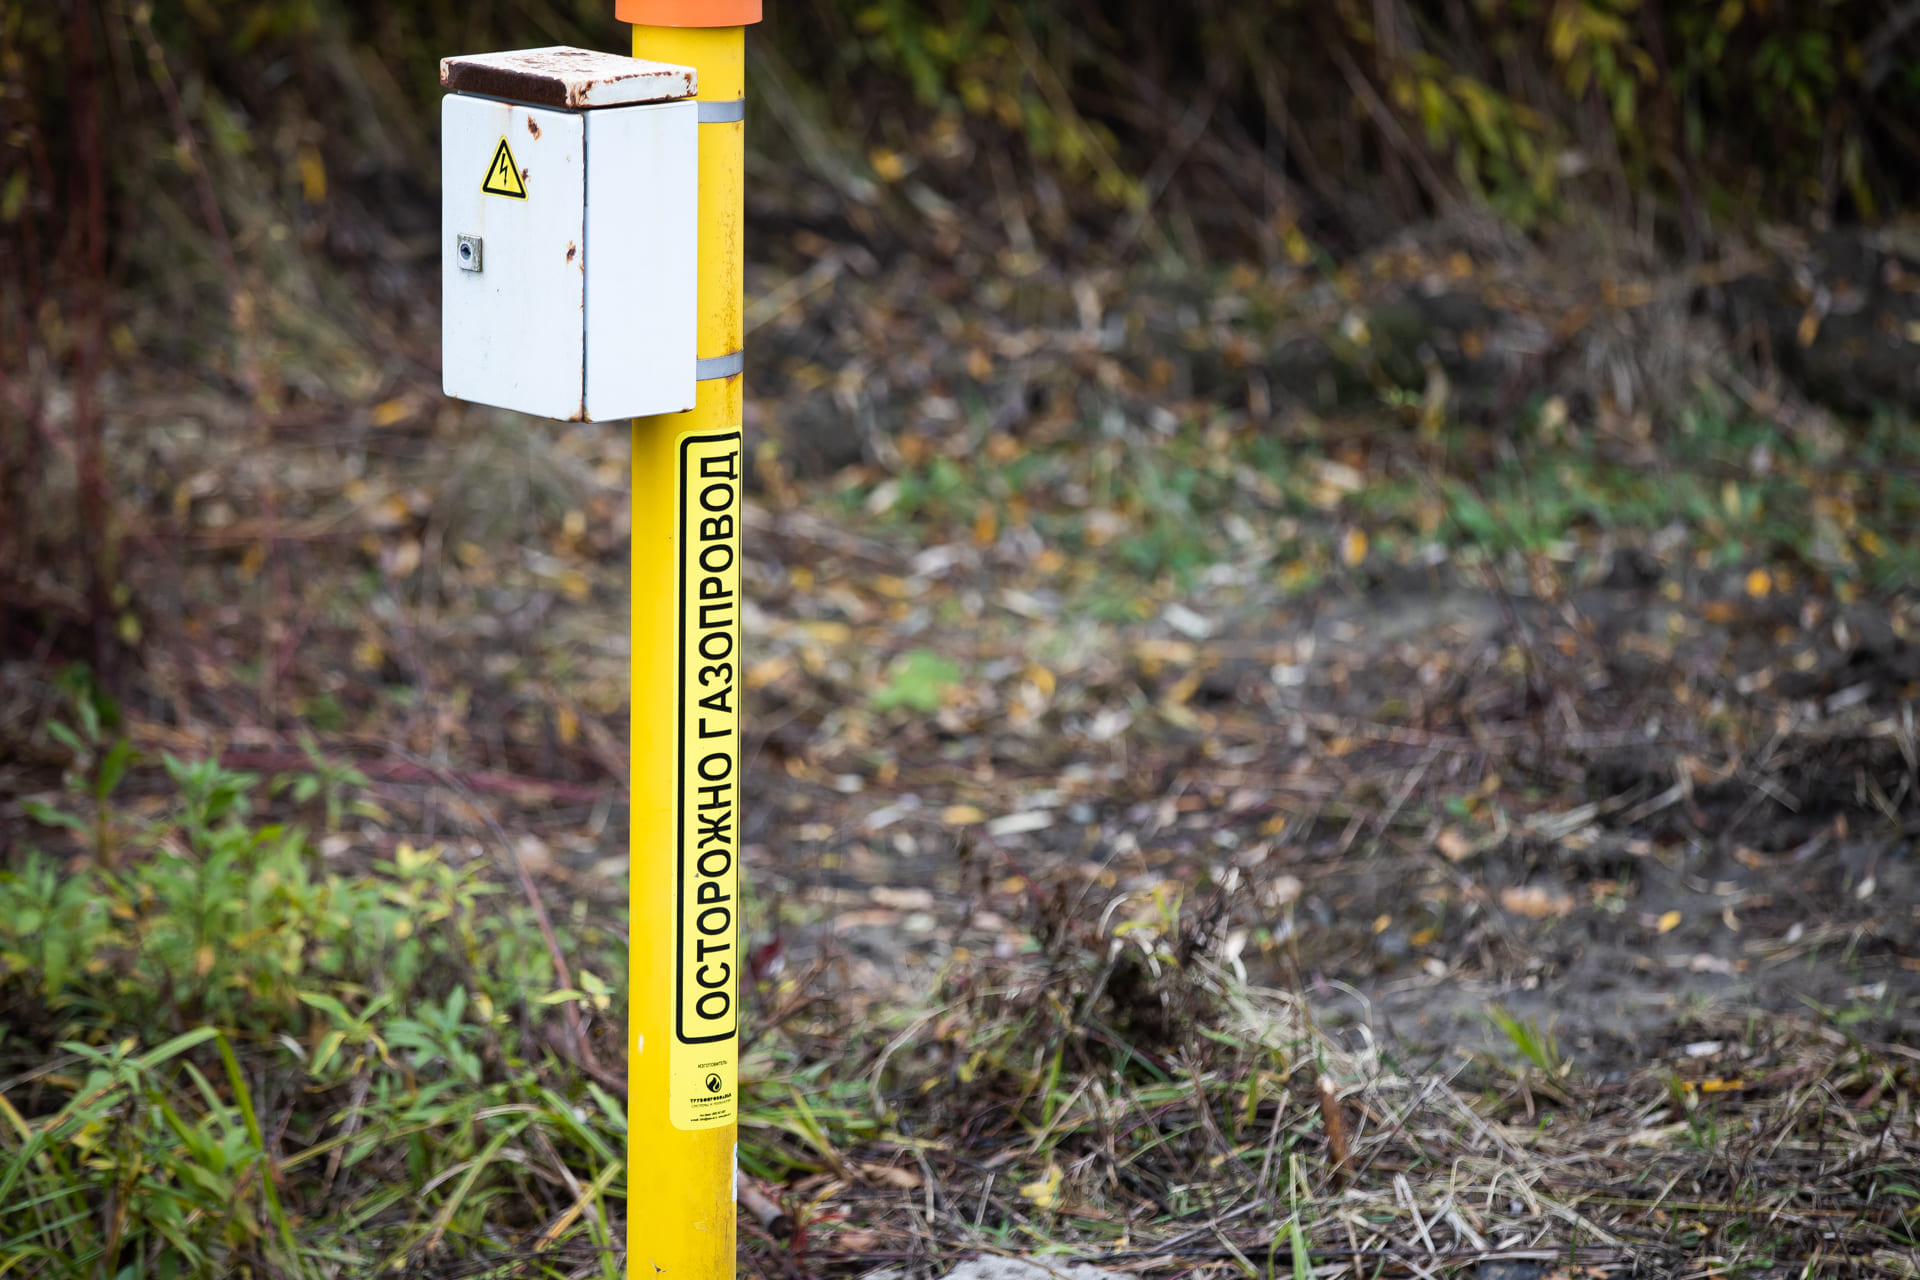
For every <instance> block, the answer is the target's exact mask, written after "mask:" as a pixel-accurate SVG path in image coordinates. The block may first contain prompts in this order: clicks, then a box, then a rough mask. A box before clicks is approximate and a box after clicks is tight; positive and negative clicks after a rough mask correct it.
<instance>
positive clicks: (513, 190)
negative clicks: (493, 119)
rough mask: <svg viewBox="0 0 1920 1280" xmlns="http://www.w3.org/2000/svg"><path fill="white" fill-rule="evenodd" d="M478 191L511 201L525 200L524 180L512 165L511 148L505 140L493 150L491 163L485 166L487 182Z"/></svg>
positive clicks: (514, 165)
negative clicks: (504, 197)
mask: <svg viewBox="0 0 1920 1280" xmlns="http://www.w3.org/2000/svg"><path fill="white" fill-rule="evenodd" d="M480 189H481V190H482V191H484V192H486V193H487V194H488V195H490V196H506V197H508V198H509V199H513V200H525V199H526V198H527V184H526V180H525V179H523V178H522V177H521V176H520V166H519V165H518V164H515V163H514V159H513V148H512V147H509V146H508V145H507V140H506V139H505V138H502V139H500V145H499V146H497V147H495V148H494V149H493V163H492V164H490V165H488V166H487V180H486V181H485V182H482V183H481V184H480Z"/></svg>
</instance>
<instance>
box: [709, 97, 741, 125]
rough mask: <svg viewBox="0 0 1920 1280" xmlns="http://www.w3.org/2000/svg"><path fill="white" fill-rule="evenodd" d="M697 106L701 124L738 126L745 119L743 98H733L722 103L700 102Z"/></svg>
mask: <svg viewBox="0 0 1920 1280" xmlns="http://www.w3.org/2000/svg"><path fill="white" fill-rule="evenodd" d="M699 106H700V123H701V124H738V123H740V121H742V120H745V119H746V118H747V100H746V99H745V98H734V99H732V100H730V101H724V102H706V101H702V102H700V104H699Z"/></svg>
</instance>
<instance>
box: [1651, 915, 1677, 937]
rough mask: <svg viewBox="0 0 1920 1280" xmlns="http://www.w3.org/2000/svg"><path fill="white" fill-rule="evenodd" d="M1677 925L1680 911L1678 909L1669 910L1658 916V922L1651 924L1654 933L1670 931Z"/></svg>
mask: <svg viewBox="0 0 1920 1280" xmlns="http://www.w3.org/2000/svg"><path fill="white" fill-rule="evenodd" d="M1679 927H1680V913H1679V912H1678V911H1669V912H1667V913H1666V914H1665V915H1662V916H1661V917H1660V920H1659V922H1658V923H1657V924H1655V925H1654V926H1653V931H1654V932H1655V933H1672V932H1673V931H1674V930H1675V929H1678V928H1679Z"/></svg>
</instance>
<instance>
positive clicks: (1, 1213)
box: [0, 683, 626, 1277]
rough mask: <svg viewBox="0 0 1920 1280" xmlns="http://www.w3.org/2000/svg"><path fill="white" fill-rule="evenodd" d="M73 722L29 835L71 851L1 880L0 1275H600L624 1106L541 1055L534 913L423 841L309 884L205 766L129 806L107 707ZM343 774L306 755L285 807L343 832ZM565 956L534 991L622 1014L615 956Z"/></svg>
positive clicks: (569, 932)
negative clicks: (468, 1263)
mask: <svg viewBox="0 0 1920 1280" xmlns="http://www.w3.org/2000/svg"><path fill="white" fill-rule="evenodd" d="M75 705H76V708H78V712H77V714H76V715H75V716H74V717H73V720H74V725H73V726H69V727H66V728H65V731H64V733H63V734H61V735H57V736H62V737H68V738H71V739H73V740H74V741H75V742H77V743H79V744H80V746H81V747H82V748H83V750H82V751H80V752H77V753H76V756H75V758H76V762H77V765H78V767H79V769H80V773H79V775H77V776H75V777H72V778H70V779H69V789H68V791H67V793H66V795H65V797H64V799H63V801H62V802H60V803H57V804H56V803H53V802H43V803H42V804H41V805H40V806H38V807H37V810H36V814H35V816H36V817H37V818H38V819H39V820H40V822H41V823H42V824H43V826H45V827H46V828H48V834H49V835H50V836H51V835H52V834H53V832H55V831H59V832H62V833H63V834H64V835H65V836H67V837H70V838H71V839H72V840H74V841H76V842H77V846H75V845H70V846H69V847H68V848H67V851H66V856H56V855H55V854H54V853H53V852H51V851H49V850H41V849H34V850H30V851H29V852H28V853H27V854H26V856H25V857H24V858H23V859H21V860H20V861H19V862H18V863H17V864H15V865H14V867H13V868H12V869H10V870H8V871H5V872H0V1010H4V1011H5V1017H4V1019H0V1026H3V1027H4V1031H0V1274H20V1275H36V1276H83V1275H84V1276H102V1275H104V1276H163V1277H175V1276H216V1275H235V1274H256V1275H276V1276H280V1275H285V1276H299V1275H321V1274H329V1275H337V1274H342V1273H346V1274H372V1273H374V1272H375V1271H376V1270H379V1269H381V1268H384V1267H387V1266H390V1265H392V1264H394V1263H396V1262H401V1261H404V1260H405V1259H407V1258H409V1257H411V1256H414V1255H416V1254H420V1253H422V1252H425V1251H440V1252H442V1253H443V1255H446V1256H466V1255H467V1254H468V1253H473V1254H476V1255H485V1254H487V1253H490V1252H499V1251H500V1249H501V1248H502V1242H503V1241H504V1240H506V1239H507V1238H509V1237H512V1238H513V1239H514V1240H515V1241H516V1249H517V1251H519V1252H528V1251H532V1252H534V1253H536V1254H539V1255H541V1256H544V1257H546V1258H547V1259H549V1262H550V1266H548V1265H546V1264H541V1265H540V1266H537V1267H536V1269H535V1270H533V1271H531V1272H528V1273H527V1274H562V1273H576V1272H575V1271H574V1269H575V1268H577V1267H579V1266H581V1265H583V1264H586V1263H592V1262H593V1260H594V1259H595V1258H600V1259H603V1260H604V1264H603V1265H598V1267H597V1270H596V1271H595V1272H593V1273H594V1274H606V1275H611V1274H616V1273H617V1272H616V1269H615V1268H614V1266H613V1263H612V1257H613V1255H612V1254H611V1253H610V1252H607V1250H608V1249H609V1248H610V1247H611V1246H612V1245H614V1244H615V1243H616V1242H615V1241H614V1239H613V1238H612V1237H611V1236H610V1234H609V1232H610V1230H612V1229H614V1227H616V1226H617V1223H618V1222H619V1220H620V1218H621V1217H622V1216H623V1215H622V1213H621V1203H620V1202H621V1201H622V1200H623V1198H624V1195H625V1186H624V1176H625V1152H624V1146H625V1136H624V1134H625V1124H626V1121H625V1104H624V1101H623V1100H621V1099H617V1098H615V1097H613V1096H611V1095H610V1094H609V1093H608V1092H607V1091H606V1090H603V1089H602V1088H600V1087H599V1086H598V1085H596V1084H594V1083H592V1082H591V1081H589V1080H585V1079H583V1077H582V1076H581V1073H580V1072H579V1071H578V1070H576V1069H574V1068H573V1067H572V1066H571V1065H570V1064H567V1063H563V1062H560V1061H557V1060H556V1058H555V1057H554V1055H553V1052H552V1050H551V1049H549V1048H548V1047H546V1046H547V1043H548V1041H547V1039H546V1038H545V1037H546V1032H545V1031H544V1028H545V1027H546V1026H547V1025H548V1024H549V1023H551V1022H552V1021H553V1019H554V1014H555V1012H556V1003H555V1001H556V997H555V987H556V985H557V984H556V983H555V981H554V975H553V971H552V965H551V962H550V959H549V956H548V954H547V952H546V949H545V947H544V945H543V944H542V942H541V940H540V935H539V932H538V930H537V929H536V927H535V925H534V923H533V921H532V919H531V913H530V910H529V908H528V907H527V906H526V905H525V904H524V903H518V902H513V901H511V900H509V899H506V898H505V897H504V896H503V895H502V894H501V893H500V892H499V888H498V886H497V885H496V884H494V883H493V882H492V879H491V877H490V876H489V875H488V874H486V872H485V871H484V869H483V868H482V867H480V866H478V865H475V864H472V863H466V864H462V863H460V862H458V861H457V860H456V859H455V858H454V857H453V856H452V855H450V854H449V853H448V851H446V850H444V849H440V848H431V847H430V848H422V849H416V848H413V847H411V846H409V845H406V844H404V843H403V844H400V845H398V846H397V847H396V848H395V849H394V851H393V853H392V855H391V856H390V857H389V858H383V859H376V860H374V861H372V862H371V863H370V864H369V865H366V866H364V867H361V868H358V869H355V870H351V871H334V870H330V869H328V868H327V867H325V866H324V865H323V864H322V861H321V858H320V856H319V854H318V853H317V851H316V849H315V847H314V844H313V843H312V842H311V841H310V840H309V838H308V836H307V833H306V832H305V831H304V830H302V829H300V828H298V827H295V826H287V825H283V824H281V823H278V822H273V821H268V820H265V819H264V818H263V817H262V816H261V814H260V812H259V809H258V806H259V805H260V804H262V803H263V802H264V801H265V800H266V798H267V793H268V791H269V789H270V788H269V786H268V785H267V784H266V783H265V782H264V781H263V780H262V779H261V778H259V777H257V776H254V775H251V774H246V773H240V772H235V771H233V770H229V769H225V768H222V767H221V766H220V765H219V764H218V763H217V762H213V761H180V760H175V759H172V758H170V757H169V758H166V759H165V760H164V761H163V763H164V766H165V775H164V778H163V779H159V780H158V781H159V782H160V783H161V786H162V790H161V792H160V794H159V796H158V797H148V798H145V802H136V801H133V800H125V799H123V798H121V797H119V796H118V795H117V793H116V791H117V788H118V786H119V785H120V784H121V783H122V781H123V779H124V778H125V777H127V776H128V770H127V766H128V765H129V764H136V763H137V762H135V761H133V760H132V758H131V753H130V752H129V751H126V750H125V749H124V739H120V738H117V737H115V736H114V735H113V733H112V730H111V724H112V721H113V716H112V714H111V704H110V703H108V702H107V701H106V700H105V699H103V698H101V697H100V696H99V695H98V694H97V693H96V692H94V691H92V690H91V689H90V688H88V687H86V686H84V684H83V683H82V684H80V685H78V686H77V689H76V701H75ZM312 754H314V755H315V756H316V757H318V752H317V751H315V752H313V753H312ZM361 781H364V780H361V779H357V777H356V775H354V774H353V773H352V771H351V770H350V768H348V767H346V766H344V765H339V764H335V763H330V762H328V761H326V760H324V759H323V758H322V759H317V761H316V768H315V771H314V772H313V773H311V774H302V775H299V776H297V777H295V778H293V779H290V780H288V781H287V786H286V788H285V790H286V791H287V793H288V797H289V798H290V799H294V800H296V801H305V802H310V805H311V807H313V808H314V809H316V810H317V811H318V814H319V815H320V816H321V818H322V820H323V821H327V822H337V821H338V818H339V814H340V813H341V810H342V808H343V807H350V806H351V805H353V804H354V803H355V801H354V799H353V792H354V790H355V787H356V785H357V783H358V782H361ZM153 799H157V800H158V801H159V804H158V805H157V806H156V805H154V804H153V803H152V802H151V801H152V800H153ZM76 810H77V812H76ZM563 928H564V925H563ZM562 941H563V945H564V946H566V947H567V949H568V951H569V952H570V953H571V955H572V959H573V963H574V965H575V966H576V968H575V974H574V976H575V982H576V984H577V986H578V987H580V988H583V990H580V991H577V992H570V993H562V994H561V995H560V996H559V997H558V998H559V999H561V1000H565V999H574V998H578V999H581V1000H583V1001H587V1002H589V1003H591V1004H595V1005H599V1006H601V1007H604V1008H612V1007H616V1006H623V1004H624V997H623V995H622V990H623V988H624V981H625V975H624V951H623V948H622V947H621V946H620V945H619V944H618V942H617V940H616V938H615V937H614V936H613V935H612V934H610V933H607V932H603V931H601V930H599V929H596V928H594V927H591V926H581V927H574V928H571V929H566V930H565V933H564V935H563V939H562ZM596 974H603V975H605V977H604V978H601V977H597V976H595V975H596ZM569 1210H571V1213H569ZM556 1225H558V1228H559V1229H557V1230H556V1229H554V1228H555V1227H556Z"/></svg>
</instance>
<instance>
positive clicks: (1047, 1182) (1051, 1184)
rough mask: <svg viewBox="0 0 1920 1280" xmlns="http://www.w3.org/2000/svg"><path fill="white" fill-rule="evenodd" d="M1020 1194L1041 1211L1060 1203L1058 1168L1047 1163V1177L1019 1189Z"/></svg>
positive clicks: (1051, 1162) (1051, 1163)
mask: <svg viewBox="0 0 1920 1280" xmlns="http://www.w3.org/2000/svg"><path fill="white" fill-rule="evenodd" d="M1020 1194H1021V1195H1022V1196H1024V1197H1025V1198H1026V1199H1028V1200H1031V1201H1033V1203H1034V1204H1035V1206H1037V1207H1038V1208H1041V1209H1051V1208H1053V1206H1054V1205H1056V1204H1058V1203H1059V1201H1060V1166H1059V1165H1058V1164H1055V1163H1054V1162H1053V1161H1051V1160H1050V1161H1048V1162H1047V1175H1046V1177H1044V1178H1041V1179H1040V1180H1039V1181H1037V1182H1029V1183H1028V1184H1027V1185H1026V1186H1024V1187H1021V1188H1020Z"/></svg>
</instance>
